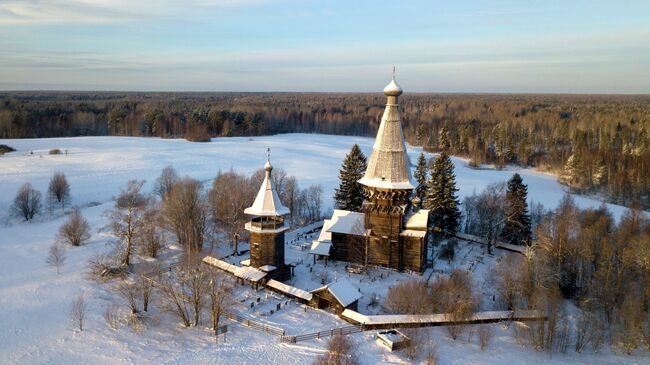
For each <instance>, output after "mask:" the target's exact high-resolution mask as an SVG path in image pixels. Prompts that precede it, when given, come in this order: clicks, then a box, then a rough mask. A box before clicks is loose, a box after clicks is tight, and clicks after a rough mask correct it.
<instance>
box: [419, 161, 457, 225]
mask: <svg viewBox="0 0 650 365" xmlns="http://www.w3.org/2000/svg"><path fill="white" fill-rule="evenodd" d="M427 190H428V191H427V196H426V198H425V205H424V207H425V208H426V209H429V210H430V213H429V214H430V216H431V224H432V225H433V226H434V227H436V228H438V229H440V230H441V231H442V232H445V233H446V234H449V235H453V234H455V233H456V231H457V229H458V220H459V219H460V209H459V207H458V206H459V204H460V203H459V201H458V197H457V196H456V192H457V191H458V189H456V175H454V164H453V163H452V162H451V159H450V158H449V155H447V153H446V152H442V153H441V154H440V155H438V157H437V158H436V159H435V161H434V163H433V167H432V169H431V176H430V177H429V184H428V186H427Z"/></svg>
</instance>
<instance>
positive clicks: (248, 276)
mask: <svg viewBox="0 0 650 365" xmlns="http://www.w3.org/2000/svg"><path fill="white" fill-rule="evenodd" d="M203 262H204V263H206V264H208V265H211V266H214V267H216V268H218V269H220V270H223V271H226V272H229V273H231V274H233V275H235V276H236V277H238V278H241V279H244V280H249V281H252V282H257V281H260V280H262V279H263V278H264V277H265V276H266V273H265V272H263V271H261V270H258V269H256V268H254V267H249V266H244V267H242V266H237V265H233V264H230V263H227V262H225V261H223V260H219V259H217V258H215V257H212V256H205V257H204V258H203Z"/></svg>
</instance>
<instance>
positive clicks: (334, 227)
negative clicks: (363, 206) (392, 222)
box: [323, 209, 367, 239]
mask: <svg viewBox="0 0 650 365" xmlns="http://www.w3.org/2000/svg"><path fill="white" fill-rule="evenodd" d="M365 220H366V215H365V214H363V213H359V212H351V211H349V210H340V209H334V213H333V214H332V219H331V225H330V227H329V228H328V229H327V231H328V232H334V233H345V234H353V235H356V236H363V235H365V234H366V233H367V231H366V224H365ZM323 230H325V226H323ZM330 239H331V237H330Z"/></svg>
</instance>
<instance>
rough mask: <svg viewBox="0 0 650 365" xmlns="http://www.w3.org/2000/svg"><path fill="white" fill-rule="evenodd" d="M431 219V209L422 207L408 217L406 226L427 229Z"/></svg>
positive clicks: (407, 227)
mask: <svg viewBox="0 0 650 365" xmlns="http://www.w3.org/2000/svg"><path fill="white" fill-rule="evenodd" d="M428 221H429V210H428V209H420V210H418V211H417V212H415V213H411V214H410V215H409V216H407V217H406V223H405V224H404V227H405V228H406V229H416V230H425V229H427V223H428Z"/></svg>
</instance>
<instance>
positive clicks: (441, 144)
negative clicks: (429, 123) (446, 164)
mask: <svg viewBox="0 0 650 365" xmlns="http://www.w3.org/2000/svg"><path fill="white" fill-rule="evenodd" d="M450 147H451V141H450V136H449V129H447V126H442V128H440V130H439V131H438V148H439V149H440V150H441V151H447V150H449V148H450Z"/></svg>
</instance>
